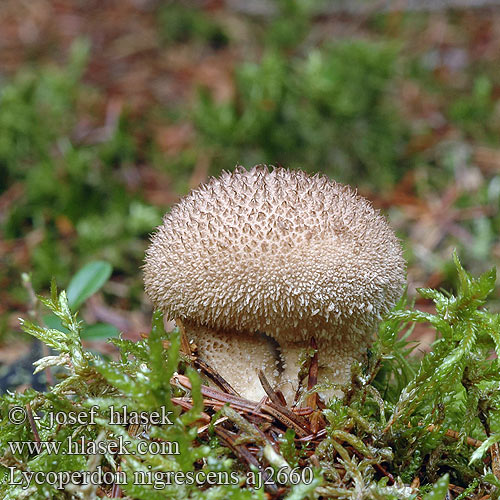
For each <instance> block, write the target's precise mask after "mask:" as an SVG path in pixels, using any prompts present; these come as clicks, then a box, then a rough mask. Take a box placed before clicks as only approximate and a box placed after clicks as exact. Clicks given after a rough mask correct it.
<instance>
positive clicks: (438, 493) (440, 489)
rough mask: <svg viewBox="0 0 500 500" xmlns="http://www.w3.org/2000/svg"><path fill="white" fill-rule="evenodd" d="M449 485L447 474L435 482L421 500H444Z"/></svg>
mask: <svg viewBox="0 0 500 500" xmlns="http://www.w3.org/2000/svg"><path fill="white" fill-rule="evenodd" d="M449 484H450V479H449V477H448V474H445V475H444V476H443V477H442V478H441V479H439V480H438V481H437V483H435V484H434V486H433V487H432V490H431V491H429V493H427V495H425V496H424V497H423V498H422V500H444V499H445V498H446V494H447V493H448V485H449Z"/></svg>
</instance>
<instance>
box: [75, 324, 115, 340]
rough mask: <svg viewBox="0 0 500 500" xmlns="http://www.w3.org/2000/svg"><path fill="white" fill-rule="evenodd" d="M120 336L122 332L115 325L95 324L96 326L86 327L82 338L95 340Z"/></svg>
mask: <svg viewBox="0 0 500 500" xmlns="http://www.w3.org/2000/svg"><path fill="white" fill-rule="evenodd" d="M119 334H120V330H118V328H116V326H114V325H110V324H108V323H95V324H94V325H87V326H84V327H83V330H82V333H81V336H82V339H87V340H95V339H107V338H110V337H117V336H118V335H119Z"/></svg>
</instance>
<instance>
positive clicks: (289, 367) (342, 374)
mask: <svg viewBox="0 0 500 500" xmlns="http://www.w3.org/2000/svg"><path fill="white" fill-rule="evenodd" d="M317 344H318V349H317V351H318V384H321V385H322V384H332V383H333V384H344V383H345V382H347V381H348V380H349V377H350V375H351V365H352V363H353V362H354V361H359V360H361V359H362V358H363V356H364V351H366V347H365V349H364V351H363V350H359V349H358V350H356V348H355V347H353V346H351V347H352V350H351V348H350V347H349V348H348V346H346V344H348V341H342V342H338V343H337V344H336V345H331V340H329V339H325V340H322V339H319V340H318V341H317ZM366 345H367V344H366ZM308 348H310V345H309V343H307V342H289V343H284V342H283V341H282V342H280V355H281V358H282V362H283V368H284V369H283V372H282V373H281V376H280V381H279V382H278V386H277V388H278V389H280V390H281V392H282V393H283V395H284V396H285V399H286V401H287V403H288V404H289V405H291V404H292V403H293V401H294V399H295V395H296V393H297V390H298V388H299V369H300V364H301V361H302V360H303V359H304V358H303V356H304V353H305V352H306V351H307V349H308ZM306 363H307V362H306ZM307 366H308V364H306V367H307ZM306 375H307V374H306ZM318 393H319V395H320V396H321V397H322V398H323V399H324V400H325V401H327V400H328V399H330V398H332V397H333V396H342V391H340V390H339V389H335V388H333V387H332V388H328V389H324V390H320V391H318Z"/></svg>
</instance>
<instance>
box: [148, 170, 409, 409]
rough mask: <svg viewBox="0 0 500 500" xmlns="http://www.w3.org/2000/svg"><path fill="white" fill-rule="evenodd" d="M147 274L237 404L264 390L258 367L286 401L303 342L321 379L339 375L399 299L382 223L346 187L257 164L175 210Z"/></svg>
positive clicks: (400, 275)
mask: <svg viewBox="0 0 500 500" xmlns="http://www.w3.org/2000/svg"><path fill="white" fill-rule="evenodd" d="M144 275H145V289H146V293H147V295H148V296H149V298H150V299H151V301H152V302H153V304H154V305H155V307H156V308H159V309H162V310H163V311H164V312H165V314H166V315H167V316H169V317H170V318H172V319H176V318H179V319H181V320H182V321H183V323H184V325H185V327H186V332H187V334H188V335H189V336H190V337H191V338H192V339H193V340H194V341H195V343H196V344H197V345H198V347H199V353H200V356H201V357H203V358H204V359H205V360H206V361H207V362H208V363H209V364H212V365H213V367H214V368H215V369H216V370H217V371H218V372H219V373H220V374H221V375H222V376H223V377H224V378H225V379H226V380H227V381H228V382H229V383H230V384H231V385H232V386H233V387H234V388H235V389H236V390H237V391H238V392H239V393H240V394H241V395H242V396H243V397H246V398H248V399H252V400H259V399H260V398H261V397H262V396H263V395H264V394H265V393H264V391H263V389H262V387H261V385H260V382H259V380H258V376H257V372H258V370H260V369H262V370H263V371H264V373H265V375H266V377H267V378H268V379H269V381H270V382H271V384H272V385H274V386H275V387H276V388H279V389H281V390H282V392H283V393H284V395H285V397H286V399H287V401H288V402H291V401H292V400H293V397H294V394H295V391H296V389H297V387H298V371H299V353H300V352H301V351H302V350H303V349H305V348H308V347H309V345H310V340H311V337H314V338H315V339H316V342H317V345H318V366H319V373H318V381H319V382H320V383H323V382H334V383H343V382H345V381H346V380H347V379H348V377H349V374H350V367H351V365H352V363H353V361H354V360H359V359H361V358H362V356H363V355H364V353H366V349H367V347H368V346H369V345H370V342H371V339H372V336H373V333H374V331H375V329H376V327H377V324H378V322H379V320H380V319H381V315H382V314H383V313H385V312H386V311H388V310H389V309H390V308H391V307H392V306H393V305H394V304H395V302H396V301H397V299H398V298H399V297H400V295H401V293H402V289H403V284H404V281H405V263H404V260H403V257H402V251H401V245H400V243H399V241H398V239H397V238H396V236H395V234H394V232H393V231H392V229H391V228H390V227H389V225H388V223H387V221H386V219H385V218H384V217H383V216H382V215H381V214H380V213H379V212H378V211H377V210H375V209H374V208H373V207H372V205H371V203H370V202H368V201H367V200H366V199H365V198H363V197H361V196H359V195H358V194H356V192H355V191H353V190H352V189H351V188H350V187H349V186H345V185H342V184H339V183H337V182H335V181H332V180H330V179H328V178H327V177H325V176H323V175H319V174H316V175H313V176H311V175H308V174H306V173H305V172H302V171H300V170H288V169H284V168H281V167H280V168H272V169H271V170H269V169H268V167H267V166H262V165H258V166H255V167H253V168H252V169H251V170H249V171H247V170H245V169H244V168H243V167H237V168H236V169H235V170H234V172H232V173H228V172H223V173H222V174H221V175H220V177H218V178H211V179H210V180H209V181H208V182H207V183H206V184H204V185H202V186H200V187H199V188H198V189H195V190H193V191H191V193H189V194H188V195H187V196H186V197H184V198H183V199H181V201H180V202H179V203H177V204H176V205H174V206H173V207H172V209H171V211H170V213H168V214H167V215H165V217H164V220H163V224H162V225H161V226H160V227H158V228H157V231H156V233H155V234H154V235H153V237H152V241H151V245H150V247H149V248H148V250H147V252H146V261H145V266H144ZM271 339H274V340H275V341H276V342H274V343H273V342H272V340H271ZM276 343H277V344H278V348H279V352H280V355H279V356H278V355H277V353H276ZM280 358H281V359H280ZM332 393H333V392H331V391H330V392H327V393H326V394H323V395H325V396H330V395H331V394H332Z"/></svg>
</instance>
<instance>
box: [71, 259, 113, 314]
mask: <svg viewBox="0 0 500 500" xmlns="http://www.w3.org/2000/svg"><path fill="white" fill-rule="evenodd" d="M112 271H113V268H112V267H111V264H109V262H104V261H100V260H97V261H94V262H89V263H88V264H86V265H85V266H83V267H82V268H81V269H80V270H79V271H78V272H77V273H76V274H75V276H73V279H72V280H71V282H70V284H69V286H68V290H67V294H68V302H69V305H70V307H71V309H73V310H75V309H78V307H80V306H81V305H82V304H83V302H85V301H86V300H87V299H88V298H89V297H90V296H91V295H93V294H94V293H96V292H97V290H99V289H100V288H101V287H102V286H103V285H104V283H106V281H108V279H109V277H110V276H111V272H112Z"/></svg>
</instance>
